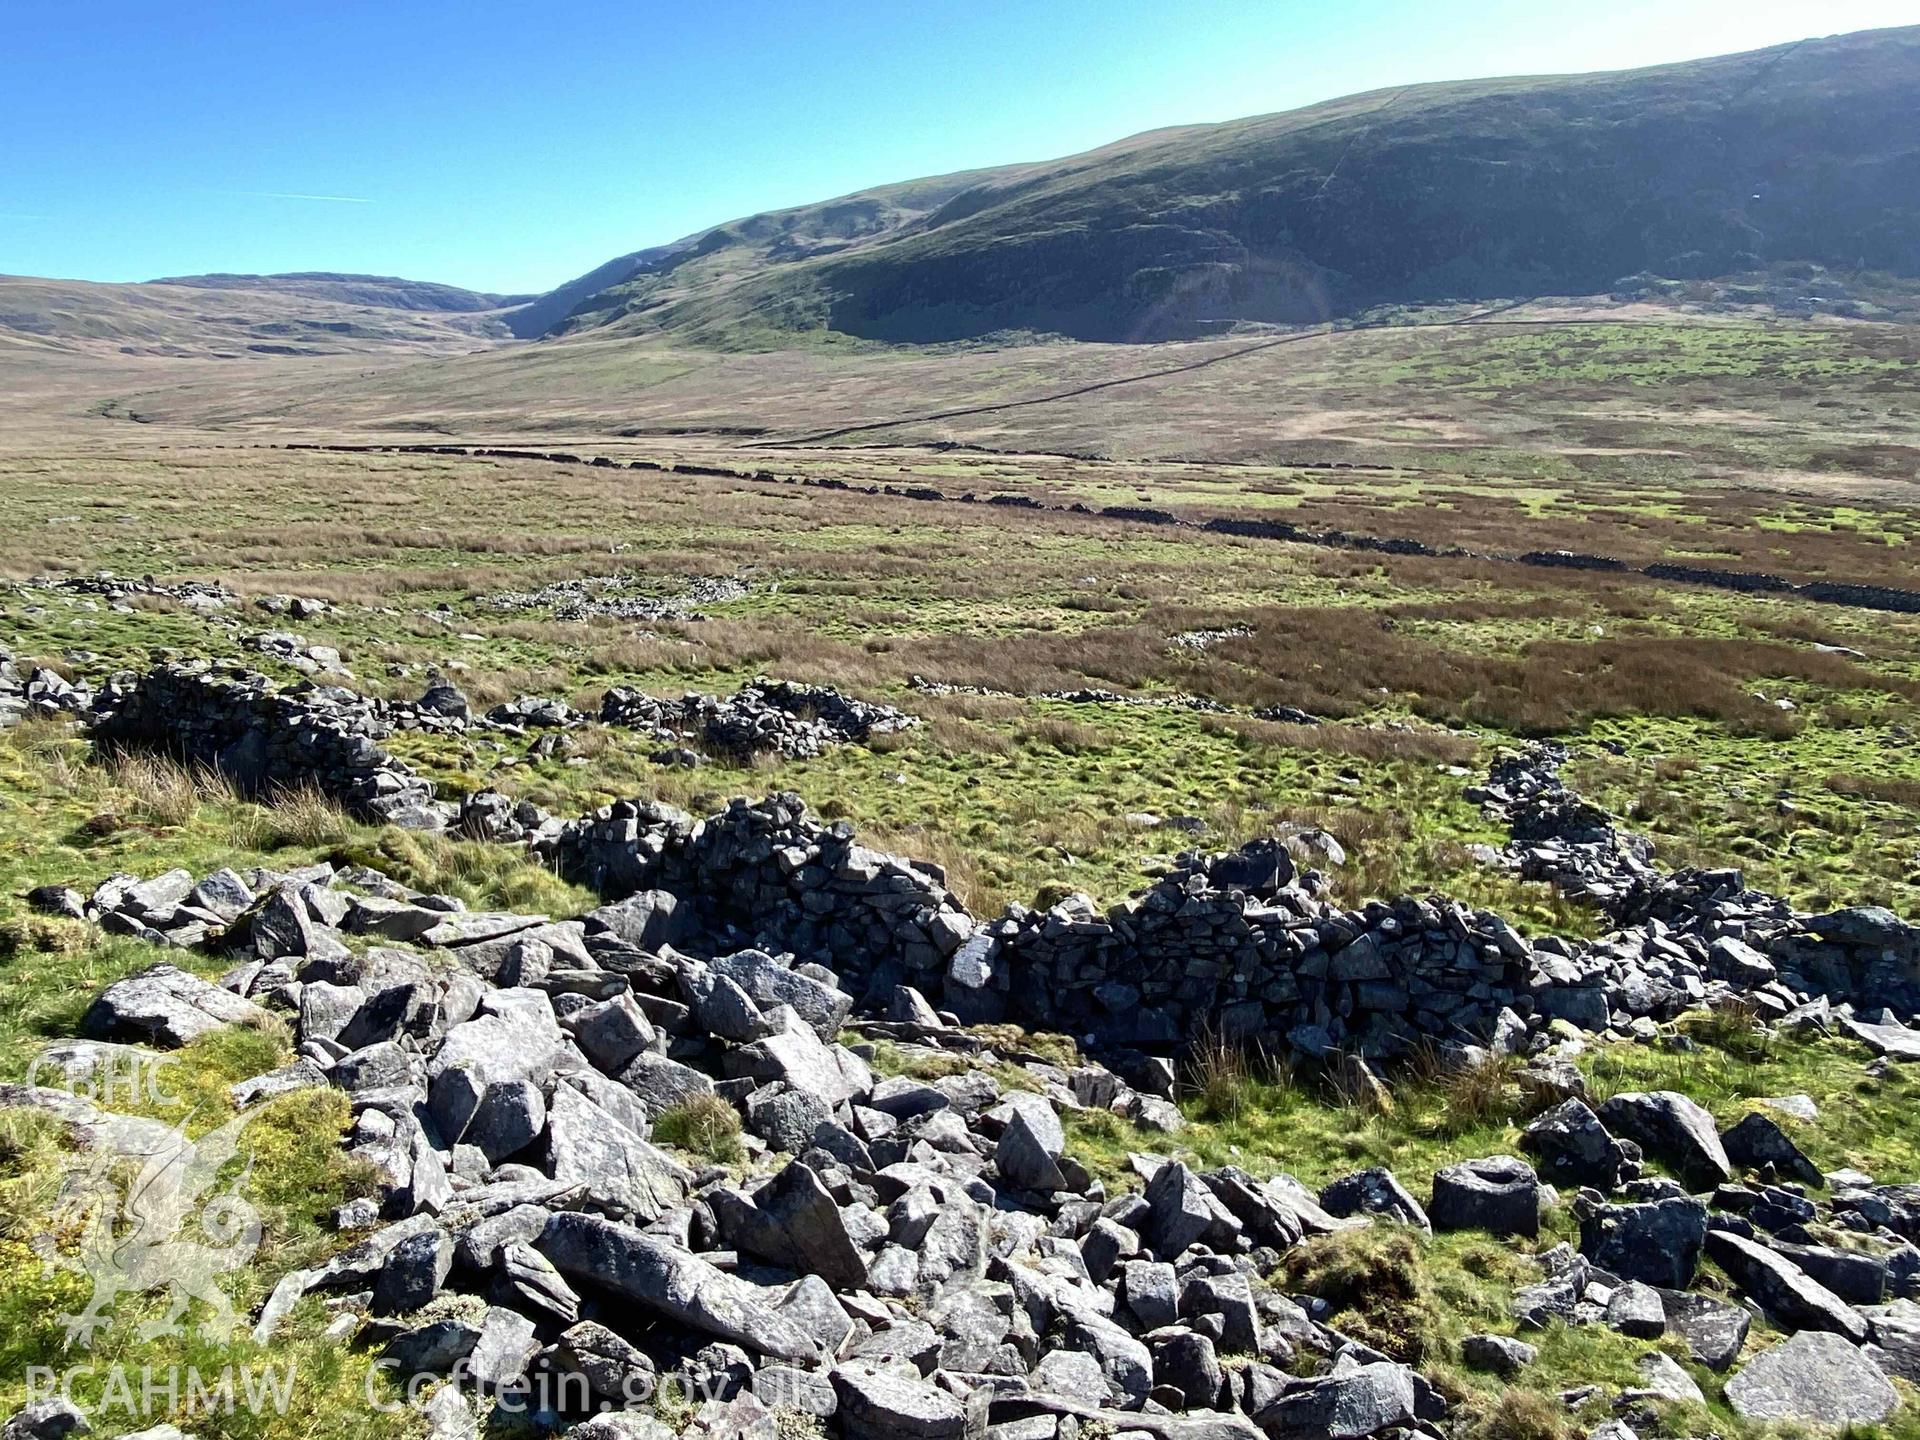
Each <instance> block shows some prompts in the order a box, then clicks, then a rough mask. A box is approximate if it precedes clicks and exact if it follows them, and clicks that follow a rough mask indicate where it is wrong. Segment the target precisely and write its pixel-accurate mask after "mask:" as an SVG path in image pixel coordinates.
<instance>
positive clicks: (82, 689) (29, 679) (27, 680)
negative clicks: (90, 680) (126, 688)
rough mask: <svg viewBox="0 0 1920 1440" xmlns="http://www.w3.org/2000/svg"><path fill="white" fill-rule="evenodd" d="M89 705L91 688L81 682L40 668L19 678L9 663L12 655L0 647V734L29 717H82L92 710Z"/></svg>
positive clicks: (92, 699) (18, 671)
mask: <svg viewBox="0 0 1920 1440" xmlns="http://www.w3.org/2000/svg"><path fill="white" fill-rule="evenodd" d="M93 701H94V696H93V687H91V686H90V685H88V684H87V683H86V682H85V681H81V682H79V683H78V684H76V683H74V682H73V681H70V680H68V679H67V678H66V676H64V675H62V674H60V672H59V671H57V670H49V669H48V668H47V667H46V666H44V665H36V666H34V667H33V668H32V669H31V670H29V671H28V672H27V673H26V674H25V675H22V674H21V673H20V670H19V667H18V666H16V665H15V664H14V662H13V651H11V650H9V649H8V648H7V647H6V646H4V645H0V730H6V729H9V728H11V727H12V726H15V725H18V724H19V723H20V722H21V721H22V720H24V719H26V718H27V717H28V716H30V715H42V716H76V715H85V714H86V713H87V712H88V711H90V710H92V709H93Z"/></svg>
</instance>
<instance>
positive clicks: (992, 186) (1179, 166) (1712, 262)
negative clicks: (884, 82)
mask: <svg viewBox="0 0 1920 1440" xmlns="http://www.w3.org/2000/svg"><path fill="white" fill-rule="evenodd" d="M1916 110H1920V27H1913V28H1907V29H1900V30H1883V31H1872V32H1864V33H1861V34H1857V35H1848V36H1840V37H1836V38H1832V39H1825V40H1813V41H1805V42H1801V43H1798V44H1795V45H1787V46H1780V47H1776V48H1774V49H1770V50H1762V51H1755V52H1752V53H1750V54H1744V55H1734V56H1725V57H1720V58H1716V59H1711V60H1703V61H1694V62H1688V63H1685V64H1679V65H1665V66H1659V67H1654V68H1651V69H1645V70H1635V71H1623V72H1618V73H1611V74H1597V75H1583V76H1567V77H1548V78H1516V79H1504V80H1489V81H1470V82H1460V83H1451V84H1439V85H1420V86H1410V87H1406V88H1403V89H1398V90H1385V91H1379V92H1375V93H1373V94H1369V95H1360V96H1353V97H1349V98H1347V99H1343V100H1337V101H1332V102H1329V103H1327V104H1322V105H1315V106H1311V107H1308V108H1306V109H1303V110H1297V111H1292V112H1288V113H1285V114H1280V115H1269V116H1262V117H1258V118H1255V119H1250V120H1241V121H1233V122H1228V123H1225V124H1220V125H1208V126H1188V127H1183V128H1180V129H1176V130H1170V131H1160V132H1155V133H1152V134H1148V135H1142V136H1136V137H1134V138H1133V139H1131V140H1128V141H1123V142H1121V143H1119V144H1117V145H1113V146H1109V147H1107V148H1105V149H1103V150H1097V151H1093V152H1090V153H1088V154H1086V155H1080V156H1074V157H1070V158H1068V159H1065V160H1060V161H1054V162H1046V163H1041V164H1032V165H1017V166H1010V167H1006V168H1003V169H997V170H986V171H974V172H970V173H968V174H962V175H955V176H948V177H943V178H940V179H935V180H928V181H919V182H913V183H910V184H906V185H897V186H888V187H882V188H879V189H875V190H870V191H864V192H861V193H859V194H856V195H852V196H847V197H844V198H842V199H840V200H836V201H830V202H827V203H826V204H823V205H817V206H808V207H802V208H800V209H796V210H788V211H780V212H773V213H770V214H766V215H760V216H754V217H750V218H748V219H746V220H742V221H736V222H734V223H732V224H730V225H725V226H721V227H718V228H716V229H714V230H710V231H706V232H703V233H702V234H700V235H697V236H693V237H689V238H688V239H686V240H683V241H680V242H677V243H676V244H674V245H670V246H663V247H659V248H658V249H655V250H646V251H639V252H636V253H635V254H633V255H630V256H626V257H622V259H621V260H619V261H615V262H610V264H609V265H607V266H604V267H601V269H600V270H598V271H595V272H594V273H593V274H592V275H590V276H586V277H582V279H581V280H580V281H576V282H573V283H572V284H571V285H568V286H563V287H561V289H560V290H558V291H555V292H553V294H552V295H550V296H548V297H543V298H542V300H541V301H537V302H535V304H534V306H532V307H529V309H528V310H525V311H521V312H519V314H518V315H517V316H516V317H515V318H514V319H513V320H512V321H511V322H510V323H512V324H513V325H514V328H515V330H516V332H517V333H521V334H535V333H556V332H579V331H582V330H586V329H592V328H597V327H611V328H612V329H613V330H614V331H615V332H616V333H650V332H655V331H668V332H680V333H683V334H685V335H686V336H687V338H690V339H695V340H701V341H705V342H707V343H721V344H738V343H743V342H745V343H753V342H755V341H756V340H758V339H764V338H766V332H767V331H769V330H772V331H781V332H788V333H792V332H808V331H835V332H840V333H843V334H846V335H851V336H857V337H864V338H868V339H876V340H889V341H938V340H952V339H962V338H967V337H973V336H979V335H982V334H986V333H989V332H992V331H995V330H1002V329H1032V330H1044V331H1051V332H1056V333H1060V334H1065V335H1069V336H1073V337H1075V338H1080V339H1100V340H1150V339H1163V338H1170V337H1177V336H1191V335H1195V334H1202V333H1208V332H1209V331H1211V330H1214V329H1217V328H1219V327H1222V326H1224V325H1228V324H1231V323H1234V322H1247V321H1252V322H1282V323H1284V322H1298V321H1303V320H1317V319H1324V318H1327V317H1329V316H1334V315H1339V314H1344V313H1351V312H1352V311H1355V310H1357V309H1362V308H1366V307H1369V306H1373V305H1378V304H1381V303H1430V302H1437V301H1445V300H1479V299H1490V298H1500V297H1508V296H1514V295H1530V294H1586V293H1593V292H1596V291H1600V290H1604V289H1606V288H1607V287H1608V286H1609V285H1610V284H1611V283H1612V282H1613V281H1614V280H1615V279H1617V278H1618V277H1621V276H1625V275H1628V274H1632V273H1635V272H1641V271H1652V272H1655V273H1657V274H1661V275H1666V276H1673V277H1679V278H1701V277H1711V276H1718V275H1725V274H1729V273H1732V272H1735V271H1740V270H1746V269H1750V268H1753V267H1755V266H1756V265H1758V264H1772V263H1777V262H1781V261H1802V260H1804V261H1816V262H1820V263H1823V264H1829V265H1833V266H1836V267H1849V268H1852V267H1861V268H1868V269H1874V270H1882V271H1887V272H1891V273H1893V274H1896V275H1916V274H1920V127H1916V126H1915V125H1914V124H1913V123H1912V117H1913V115H1914V114H1915V113H1916Z"/></svg>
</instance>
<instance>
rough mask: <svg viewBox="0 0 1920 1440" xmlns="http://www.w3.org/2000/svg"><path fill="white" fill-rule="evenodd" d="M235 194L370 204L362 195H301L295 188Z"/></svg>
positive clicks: (266, 198) (343, 203) (333, 202)
mask: <svg viewBox="0 0 1920 1440" xmlns="http://www.w3.org/2000/svg"><path fill="white" fill-rule="evenodd" d="M233 193H234V194H236V195H251V196H253V197H254V198H255V199H257V200H324V201H326V202H328V203H329V204H333V205H371V204H373V201H371V200H369V199H367V198H366V197H365V196H363V195H302V194H301V193H299V192H298V191H295V190H236V191H234V192H233Z"/></svg>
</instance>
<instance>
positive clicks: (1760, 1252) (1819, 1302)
mask: <svg viewBox="0 0 1920 1440" xmlns="http://www.w3.org/2000/svg"><path fill="white" fill-rule="evenodd" d="M1707 1254H1708V1255H1710V1256H1711V1257H1712V1258H1713V1261H1714V1263H1715V1264H1717V1265H1718V1266H1719V1267H1720V1268H1721V1269H1722V1270H1725V1271H1726V1272H1727V1274H1728V1276H1729V1277H1730V1278H1731V1279H1732V1280H1733V1283H1734V1284H1736V1285H1738V1286H1739V1287H1740V1288H1741V1289H1742V1290H1743V1291H1745V1292H1746V1293H1747V1294H1748V1295H1750V1296H1752V1297H1753V1299H1754V1300H1755V1301H1756V1302H1757V1303H1758V1304H1759V1306H1760V1308H1761V1309H1762V1310H1764V1311H1765V1312H1766V1315H1767V1318H1768V1319H1769V1320H1771V1321H1773V1323H1774V1324H1776V1325H1778V1326H1780V1328H1781V1329H1783V1330H1830V1331H1832V1332H1833V1333H1834V1334H1836V1335H1842V1336H1845V1337H1846V1338H1847V1339H1848V1340H1849V1341H1851V1342H1852V1343H1853V1344H1855V1345H1858V1344H1861V1343H1862V1342H1863V1341H1865V1340H1866V1338H1867V1322H1866V1321H1865V1320H1864V1319H1863V1318H1862V1317H1861V1315H1860V1313H1859V1312H1858V1311H1857V1310H1855V1309H1854V1308H1853V1307H1852V1306H1851V1305H1849V1304H1847V1303H1846V1301H1844V1300H1842V1299H1841V1298H1840V1297H1839V1296H1838V1295H1835V1294H1834V1293H1833V1292H1832V1291H1831V1290H1829V1289H1827V1288H1826V1286H1824V1285H1821V1284H1819V1283H1818V1282H1817V1281H1815V1280H1814V1279H1813V1278H1812V1277H1811V1276H1809V1275H1808V1274H1807V1273H1806V1272H1805V1271H1803V1270H1802V1269H1801V1268H1800V1267H1799V1266H1798V1265H1795V1264H1794V1263H1793V1262H1792V1261H1791V1260H1789V1259H1787V1258H1786V1257H1785V1256H1784V1255H1779V1254H1776V1253H1775V1252H1774V1251H1772V1250H1769V1249H1768V1248H1767V1247H1766V1246H1764V1245H1761V1244H1759V1243H1758V1242H1757V1241H1753V1240H1748V1239H1746V1238H1744V1237H1743V1236H1740V1235H1735V1234H1733V1233H1732V1232H1730V1231H1726V1230H1714V1231H1711V1232H1710V1233H1709V1234H1708V1235H1707Z"/></svg>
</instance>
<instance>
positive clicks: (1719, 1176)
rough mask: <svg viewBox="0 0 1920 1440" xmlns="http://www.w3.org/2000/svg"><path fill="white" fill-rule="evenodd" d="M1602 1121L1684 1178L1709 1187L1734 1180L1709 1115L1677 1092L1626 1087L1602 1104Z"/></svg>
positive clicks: (1694, 1186) (1689, 1181) (1717, 1132)
mask: <svg viewBox="0 0 1920 1440" xmlns="http://www.w3.org/2000/svg"><path fill="white" fill-rule="evenodd" d="M1599 1115H1600V1121H1601V1123H1602V1124H1604V1125H1605V1126H1607V1128H1608V1129H1609V1130H1611V1131H1613V1132H1614V1133H1615V1134H1616V1135H1624V1136H1626V1137H1627V1138H1628V1139H1629V1140H1632V1141H1634V1142H1636V1143H1637V1144H1638V1145H1639V1146H1640V1147H1641V1148H1642V1149H1643V1150H1645V1151H1646V1153H1647V1154H1649V1155H1651V1156H1653V1157H1654V1158H1655V1159H1657V1160H1659V1161H1661V1162H1662V1163H1663V1164H1665V1165H1667V1166H1669V1167H1670V1168H1671V1169H1672V1170H1673V1172H1674V1174H1676V1175H1677V1176H1679V1178H1680V1179H1681V1181H1682V1182H1684V1183H1685V1184H1687V1185H1688V1186H1690V1187H1692V1188H1694V1189H1697V1190H1710V1189H1712V1188H1713V1187H1714V1186H1715V1185H1721V1184H1724V1183H1726V1182H1727V1181H1728V1180H1731V1179H1732V1178H1733V1165H1732V1162H1731V1161H1729V1160H1728V1158H1727V1152H1726V1149H1725V1147H1724V1146H1722V1144H1721V1143H1720V1132H1719V1131H1718V1130H1716V1129H1715V1128H1714V1124H1713V1117H1712V1116H1711V1115H1709V1114H1708V1113H1707V1112H1706V1110H1705V1109H1703V1108H1702V1107H1701V1106H1699V1105H1696V1104H1695V1103H1694V1102H1693V1101H1692V1100H1689V1099H1688V1098H1687V1097H1686V1096H1685V1095H1682V1094H1680V1093H1679V1092H1678V1091H1676V1090H1655V1091H1650V1092H1636V1091H1628V1092H1624V1093H1622V1094H1619V1095H1615V1096H1613V1097H1611V1098H1610V1099H1609V1100H1607V1102H1606V1103H1605V1104H1603V1105H1602V1106H1601V1107H1600V1111H1599Z"/></svg>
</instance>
